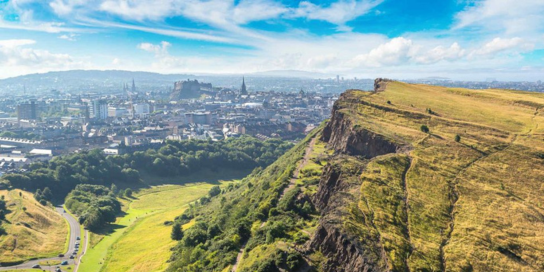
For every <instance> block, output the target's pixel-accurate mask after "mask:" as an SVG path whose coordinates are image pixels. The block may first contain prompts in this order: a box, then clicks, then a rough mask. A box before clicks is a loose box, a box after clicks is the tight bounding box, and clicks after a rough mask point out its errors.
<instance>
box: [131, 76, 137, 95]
mask: <svg viewBox="0 0 544 272" xmlns="http://www.w3.org/2000/svg"><path fill="white" fill-rule="evenodd" d="M132 92H133V93H134V92H136V84H134V78H133V79H132Z"/></svg>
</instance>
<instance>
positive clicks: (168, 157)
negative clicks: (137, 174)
mask: <svg viewBox="0 0 544 272" xmlns="http://www.w3.org/2000/svg"><path fill="white" fill-rule="evenodd" d="M291 147H292V144H290V143H288V142H284V141H281V140H278V139H272V140H266V141H260V140H258V139H255V138H253V137H249V136H244V137H240V138H237V139H227V140H225V141H218V142H213V141H196V140H190V141H167V143H166V145H164V146H163V147H161V148H160V149H159V150H153V149H150V150H147V151H146V152H143V151H137V152H134V153H131V154H125V155H122V156H114V160H115V161H116V162H117V163H118V164H120V165H124V166H125V167H130V168H133V169H137V170H142V169H145V170H146V171H149V172H151V173H152V174H156V175H160V176H177V175H187V174H192V173H195V172H198V171H199V170H202V169H210V170H212V171H217V170H219V169H221V168H232V169H240V170H246V169H253V168H255V167H258V166H267V165H270V164H271V163H273V162H274V161H275V160H276V159H277V158H278V157H280V156H281V155H283V154H284V153H285V152H286V151H287V150H289V149H290V148H291Z"/></svg>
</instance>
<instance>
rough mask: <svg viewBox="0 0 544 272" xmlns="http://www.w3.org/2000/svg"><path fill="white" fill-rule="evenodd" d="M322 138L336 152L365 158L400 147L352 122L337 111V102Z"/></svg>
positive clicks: (392, 151) (395, 150)
mask: <svg viewBox="0 0 544 272" xmlns="http://www.w3.org/2000/svg"><path fill="white" fill-rule="evenodd" d="M340 99H342V98H340ZM322 140H323V141H324V142H327V143H328V145H329V146H330V147H332V148H333V149H334V150H336V151H337V152H341V153H344V154H347V155H352V156H362V157H364V158H367V159H370V158H373V157H376V156H380V155H384V154H388V153H394V152H397V150H399V149H400V147H401V146H399V145H397V144H395V143H393V142H392V141H389V140H387V139H385V138H384V137H383V136H381V135H378V134H376V133H374V132H372V131H368V130H365V129H363V128H360V127H359V126H356V125H354V124H352V122H351V121H350V119H349V118H345V117H344V114H343V113H342V112H340V111H339V106H338V104H336V105H335V106H334V108H333V112H332V117H331V120H330V122H329V123H328V124H327V126H326V127H325V128H324V130H323V136H322Z"/></svg>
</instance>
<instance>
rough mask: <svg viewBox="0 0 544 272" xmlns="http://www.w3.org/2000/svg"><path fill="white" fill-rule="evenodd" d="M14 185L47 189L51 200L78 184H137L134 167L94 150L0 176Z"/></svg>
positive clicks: (16, 186)
mask: <svg viewBox="0 0 544 272" xmlns="http://www.w3.org/2000/svg"><path fill="white" fill-rule="evenodd" d="M2 178H3V179H4V180H7V181H8V182H9V184H11V186H12V187H14V188H19V189H24V190H28V191H36V190H37V189H42V190H44V189H45V187H48V188H50V189H51V192H52V194H53V196H52V198H53V199H59V200H62V199H64V197H65V196H66V195H67V194H68V193H69V192H70V191H71V190H73V189H74V188H75V187H76V186H77V185H78V184H96V185H104V186H108V187H109V186H111V184H112V183H114V182H117V183H118V182H125V183H139V182H140V176H139V172H138V171H137V170H134V169H131V168H129V167H127V168H124V167H123V165H122V164H121V165H119V164H117V163H116V162H115V161H114V160H112V158H111V157H108V156H106V155H104V154H103V152H102V151H100V150H98V149H95V150H91V151H88V152H80V153H76V154H71V155H67V156H62V157H56V158H53V159H52V160H50V161H48V162H36V163H33V164H31V165H30V166H29V169H28V171H27V172H25V173H22V174H6V175H4V176H3V177H2Z"/></svg>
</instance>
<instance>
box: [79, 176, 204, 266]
mask: <svg viewBox="0 0 544 272" xmlns="http://www.w3.org/2000/svg"><path fill="white" fill-rule="evenodd" d="M212 186H213V185H212V184H209V183H194V184H187V185H185V186H181V185H165V186H156V187H152V188H149V189H143V190H141V191H140V192H138V193H136V194H135V198H134V199H132V200H127V201H123V204H124V205H125V206H126V210H125V212H126V214H125V215H124V216H123V217H121V218H119V220H118V222H116V224H115V225H114V228H115V229H114V231H113V233H111V234H108V235H106V236H104V237H101V238H102V239H101V240H100V241H99V242H98V243H96V245H95V246H94V247H93V248H92V249H89V250H88V252H87V254H86V255H85V257H84V258H83V264H82V265H81V266H80V268H79V269H80V271H161V270H164V269H165V268H166V265H167V263H166V261H167V260H168V258H169V257H170V254H171V251H170V248H171V247H172V246H173V245H175V243H174V242H173V241H172V240H171V239H170V231H171V227H170V226H165V225H164V221H171V220H173V219H174V218H175V217H176V216H178V215H179V214H180V213H181V212H183V210H184V209H185V206H186V205H187V204H188V203H190V202H192V201H194V200H196V199H198V198H200V197H202V196H204V195H206V194H207V193H208V191H209V189H210V188H211V187H212ZM95 240H97V239H96V237H95Z"/></svg>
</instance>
